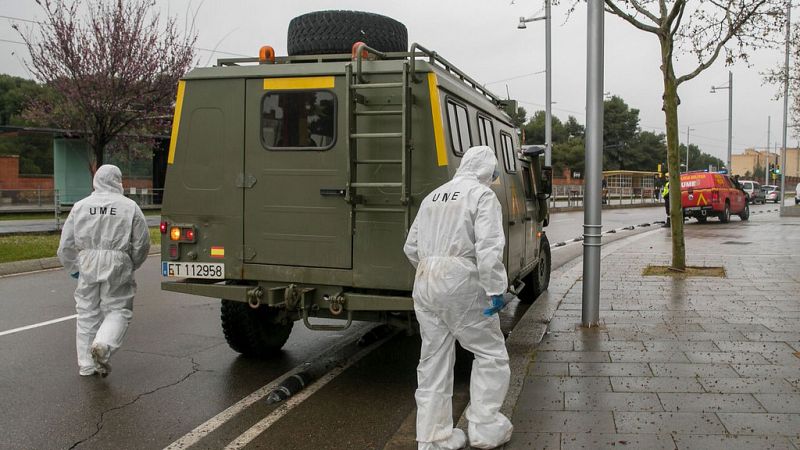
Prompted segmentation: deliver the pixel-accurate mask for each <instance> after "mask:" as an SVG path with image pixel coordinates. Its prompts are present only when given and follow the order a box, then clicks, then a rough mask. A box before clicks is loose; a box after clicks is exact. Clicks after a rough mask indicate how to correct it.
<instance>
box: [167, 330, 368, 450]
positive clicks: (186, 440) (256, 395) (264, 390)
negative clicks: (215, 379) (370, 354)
mask: <svg viewBox="0 0 800 450" xmlns="http://www.w3.org/2000/svg"><path fill="white" fill-rule="evenodd" d="M371 329H372V328H371V327H367V330H366V332H365V333H368V332H369V331H370V330H371ZM377 342H383V341H377ZM352 343H353V341H352V340H350V339H346V340H343V341H339V342H337V343H336V344H334V345H332V346H330V347H327V348H325V349H323V350H321V351H319V352H318V353H317V354H315V355H314V356H312V357H311V358H310V360H312V361H313V360H315V359H317V358H319V357H320V356H322V355H326V354H332V353H335V352H337V351H339V350H341V349H342V348H343V347H345V346H347V345H349V344H352ZM369 348H372V347H371V346H370V347H367V349H369ZM365 350H366V349H365ZM308 365H309V363H308V362H304V363H302V364H299V365H297V366H295V367H294V368H292V369H290V370H289V371H287V372H285V373H283V374H282V375H279V376H277V377H276V378H275V379H274V380H273V381H271V382H269V383H267V384H265V385H264V386H262V387H260V388H258V389H256V390H255V391H253V392H252V393H251V394H250V395H248V396H246V397H244V398H243V399H241V400H239V401H238V402H236V403H234V404H233V405H231V406H229V407H228V408H227V409H225V410H224V411H222V412H221V413H219V414H217V415H216V416H214V417H212V418H210V419H208V420H207V421H205V422H203V423H202V424H200V425H198V426H197V427H196V428H195V429H193V430H192V431H190V432H188V433H186V434H185V435H183V436H182V437H180V438H178V439H177V440H176V441H175V442H173V443H172V444H170V445H169V446H167V447H165V448H164V450H185V449H187V448H189V447H191V446H192V445H194V444H196V443H198V442H200V440H201V439H203V438H204V437H206V436H208V435H209V434H211V433H212V432H213V431H215V430H216V429H217V428H219V427H221V426H222V425H224V424H225V423H227V422H228V421H229V420H231V419H232V418H234V417H235V416H236V415H238V414H239V413H240V412H242V411H244V410H245V409H247V408H249V407H250V406H251V405H252V404H253V403H255V402H257V401H259V400H261V399H263V398H264V397H266V396H267V395H269V393H270V392H272V391H273V390H274V389H275V388H276V387H278V385H280V384H281V382H282V381H283V380H285V379H286V378H288V377H290V376H292V375H295V374H297V373H299V372H301V371H303V370H306V369H307V368H308Z"/></svg>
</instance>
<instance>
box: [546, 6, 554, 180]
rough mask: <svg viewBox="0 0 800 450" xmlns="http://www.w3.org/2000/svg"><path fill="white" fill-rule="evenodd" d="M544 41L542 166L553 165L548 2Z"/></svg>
mask: <svg viewBox="0 0 800 450" xmlns="http://www.w3.org/2000/svg"><path fill="white" fill-rule="evenodd" d="M544 17H545V19H544V30H545V31H544V33H545V37H544V41H545V47H546V49H545V63H544V64H545V109H544V111H545V112H544V116H545V124H544V140H545V151H544V165H545V166H551V165H553V84H552V82H553V81H552V79H553V78H552V77H553V68H552V67H551V59H550V51H551V45H550V44H551V41H550V0H545V2H544Z"/></svg>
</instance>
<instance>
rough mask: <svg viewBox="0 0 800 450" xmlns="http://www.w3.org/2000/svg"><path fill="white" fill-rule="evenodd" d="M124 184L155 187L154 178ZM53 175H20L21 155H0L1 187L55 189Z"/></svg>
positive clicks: (127, 185) (126, 179)
mask: <svg viewBox="0 0 800 450" xmlns="http://www.w3.org/2000/svg"><path fill="white" fill-rule="evenodd" d="M122 185H123V186H124V187H125V189H129V188H131V187H135V188H137V189H142V188H147V189H151V188H152V187H153V179H152V178H130V179H128V178H123V179H122ZM53 186H54V183H53V176H52V175H41V176H31V175H20V174H19V156H16V155H11V156H0V189H7V190H22V189H42V190H53V189H54V187H53Z"/></svg>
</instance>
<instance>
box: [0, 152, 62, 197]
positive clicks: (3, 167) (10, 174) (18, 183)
mask: <svg viewBox="0 0 800 450" xmlns="http://www.w3.org/2000/svg"><path fill="white" fill-rule="evenodd" d="M0 189H44V190H52V189H53V176H52V175H45V176H27V175H23V176H20V174H19V156H16V155H12V156H0Z"/></svg>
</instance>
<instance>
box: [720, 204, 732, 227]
mask: <svg viewBox="0 0 800 450" xmlns="http://www.w3.org/2000/svg"><path fill="white" fill-rule="evenodd" d="M719 221H720V222H722V223H728V222H730V221H731V204H730V203H728V202H725V211H722V214H720V216H719Z"/></svg>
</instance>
